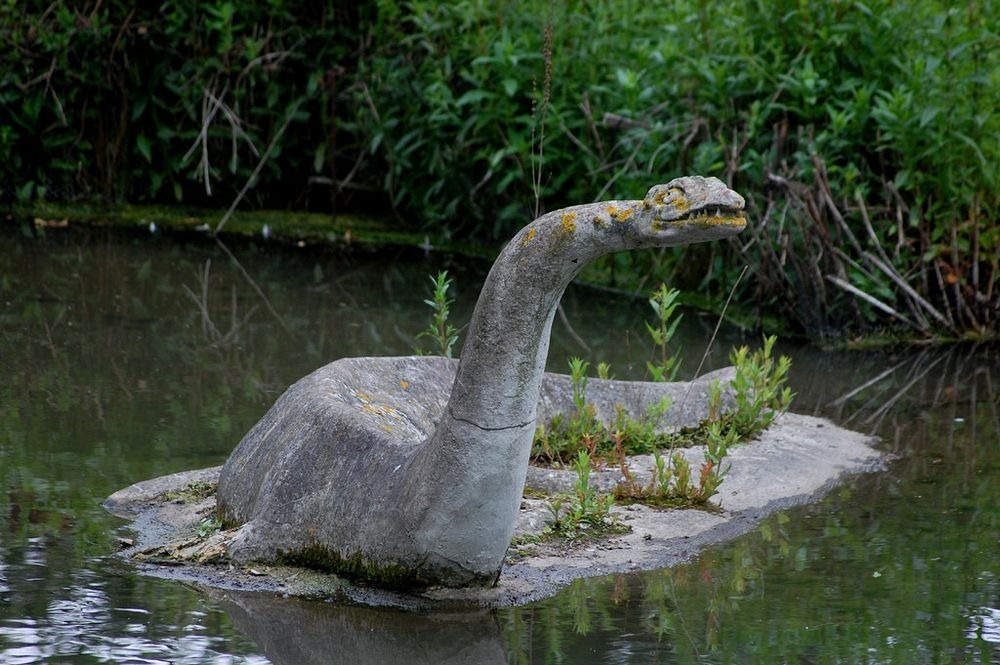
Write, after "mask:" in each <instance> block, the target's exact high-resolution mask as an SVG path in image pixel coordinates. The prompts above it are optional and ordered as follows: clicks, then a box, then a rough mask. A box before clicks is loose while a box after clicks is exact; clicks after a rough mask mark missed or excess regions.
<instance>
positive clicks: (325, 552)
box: [278, 543, 427, 591]
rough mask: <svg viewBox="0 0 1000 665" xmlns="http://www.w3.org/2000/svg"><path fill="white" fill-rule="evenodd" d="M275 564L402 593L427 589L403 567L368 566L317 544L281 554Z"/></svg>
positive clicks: (362, 560) (359, 558) (360, 559)
mask: <svg viewBox="0 0 1000 665" xmlns="http://www.w3.org/2000/svg"><path fill="white" fill-rule="evenodd" d="M278 562H279V563H281V564H284V565H288V566H301V567H303V568H311V569H313V570H319V571H322V572H324V573H332V574H334V575H339V576H341V577H346V578H349V579H352V580H355V581H359V582H367V583H371V584H374V585H376V586H379V587H381V588H385V589H397V590H401V591H405V590H410V589H415V588H420V587H425V586H427V582H426V581H425V580H423V579H422V578H421V577H420V575H418V574H417V573H416V571H414V570H411V569H409V568H406V567H404V566H399V565H396V564H376V563H372V562H371V561H368V560H366V559H365V558H364V557H363V556H362V555H361V553H360V552H355V553H354V554H350V555H348V556H344V555H342V554H341V553H340V552H335V551H333V550H331V549H330V548H329V547H327V546H325V545H321V544H319V543H315V544H313V545H308V546H306V547H303V548H301V549H298V550H294V551H285V552H281V553H280V554H279V555H278Z"/></svg>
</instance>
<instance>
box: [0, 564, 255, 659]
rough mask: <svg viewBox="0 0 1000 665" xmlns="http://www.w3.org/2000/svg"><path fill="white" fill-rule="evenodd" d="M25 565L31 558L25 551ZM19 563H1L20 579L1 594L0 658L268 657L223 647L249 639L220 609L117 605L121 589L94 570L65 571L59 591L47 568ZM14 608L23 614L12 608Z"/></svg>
mask: <svg viewBox="0 0 1000 665" xmlns="http://www.w3.org/2000/svg"><path fill="white" fill-rule="evenodd" d="M4 554H5V555H6V553H4ZM26 554H27V553H26ZM23 565H34V564H32V562H31V560H30V557H28V556H26V557H25V559H24V561H23ZM97 567H98V568H99V567H100V566H99V564H98V566H97ZM17 568H18V566H15V565H13V564H10V565H6V566H4V569H5V570H6V571H11V570H12V569H13V574H14V575H17V577H16V578H15V579H19V584H18V585H11V586H8V587H7V591H6V593H7V594H9V595H6V596H4V597H3V602H4V604H5V605H8V608H7V609H6V611H5V612H4V614H3V615H2V616H3V618H0V663H10V664H23V663H50V662H56V661H73V662H75V661H77V660H81V659H84V660H87V661H88V662H89V661H99V662H100V661H103V662H113V663H163V664H168V663H206V662H229V663H254V664H257V663H266V662H267V660H266V659H265V658H263V657H260V656H256V655H254V654H253V653H252V652H251V653H244V654H239V653H232V652H230V651H228V650H229V649H232V648H233V646H244V647H245V646H247V645H246V643H244V642H243V641H242V640H240V639H237V640H235V641H234V639H233V637H234V636H233V634H232V631H231V630H230V631H227V630H225V629H224V628H223V626H221V625H220V623H219V619H220V618H221V617H224V614H221V613H220V611H219V610H218V609H214V608H213V609H212V610H211V612H206V611H203V610H201V609H191V608H188V609H181V608H179V607H175V608H171V609H170V610H167V608H165V607H163V606H162V605H161V606H160V607H157V606H158V605H160V604H159V603H156V602H153V603H150V604H149V607H153V608H155V609H154V610H150V609H146V608H132V607H124V606H119V605H117V603H116V598H115V596H116V595H117V593H118V592H119V591H120V589H116V588H114V587H113V584H112V583H109V581H108V580H106V579H104V578H103V576H102V575H100V574H99V573H98V572H97V571H94V570H76V571H73V572H72V573H71V574H69V575H67V576H66V577H68V578H70V579H69V580H66V581H68V582H69V583H68V585H67V586H60V587H59V589H58V591H56V590H54V589H46V588H45V577H44V574H40V575H38V576H30V575H24V574H23V571H18V570H17ZM112 582H113V580H112ZM175 595H176V594H175ZM18 608H20V609H21V613H20V615H18V614H12V613H11V612H10V611H9V610H10V609H18ZM157 609H158V610H167V611H156V610H157ZM154 614H155V616H154ZM207 618H210V619H211V621H206V619H207Z"/></svg>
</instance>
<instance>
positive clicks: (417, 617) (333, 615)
mask: <svg viewBox="0 0 1000 665" xmlns="http://www.w3.org/2000/svg"><path fill="white" fill-rule="evenodd" d="M209 595H210V596H211V597H212V598H213V599H214V600H215V601H217V602H218V604H219V605H220V606H221V607H222V608H223V609H225V610H226V612H228V613H229V616H230V618H231V619H232V621H233V623H234V624H235V626H236V627H237V628H238V629H239V630H240V631H241V632H243V634H244V635H246V636H247V637H249V638H250V639H252V640H253V641H254V642H255V643H256V644H257V646H258V648H259V649H260V651H261V653H263V654H264V656H266V657H267V658H268V659H269V660H271V661H272V662H274V663H276V664H278V665H308V664H310V663H324V664H326V663H344V664H349V665H369V664H371V665H376V664H379V665H381V664H387V665H392V664H393V663H400V664H403V663H405V664H406V665H421V664H423V663H427V664H428V665H430V664H432V663H435V664H437V663H440V664H447V663H456V664H457V663H463V664H464V663H477V664H482V665H490V664H492V663H498V664H499V663H506V662H507V652H506V650H505V649H504V644H503V640H502V637H501V631H500V626H499V624H498V623H497V619H496V615H495V614H494V613H493V612H489V611H485V610H484V611H481V612H471V613H460V614H458V613H449V614H441V613H430V614H417V613H413V612H403V611H394V610H387V609H384V608H379V609H375V608H369V607H359V606H351V605H336V604H332V603H324V602H321V601H315V600H312V601H311V600H302V599H298V598H279V597H275V596H272V595H269V594H262V593H240V592H233V591H211V592H209Z"/></svg>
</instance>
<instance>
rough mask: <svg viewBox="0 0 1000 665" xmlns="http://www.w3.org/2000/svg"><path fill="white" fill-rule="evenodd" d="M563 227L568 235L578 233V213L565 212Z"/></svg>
mask: <svg viewBox="0 0 1000 665" xmlns="http://www.w3.org/2000/svg"><path fill="white" fill-rule="evenodd" d="M562 227H563V231H565V232H566V233H573V231H576V213H575V212H564V213H563V216H562Z"/></svg>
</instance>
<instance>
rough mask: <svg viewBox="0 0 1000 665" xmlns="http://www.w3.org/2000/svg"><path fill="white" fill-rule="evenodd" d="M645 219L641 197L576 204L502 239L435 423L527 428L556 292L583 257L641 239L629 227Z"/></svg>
mask: <svg viewBox="0 0 1000 665" xmlns="http://www.w3.org/2000/svg"><path fill="white" fill-rule="evenodd" d="M648 216H649V213H648V211H647V209H646V208H645V207H644V206H643V202H642V201H612V202H604V203H597V204H590V205H582V206H575V207H573V208H566V209H564V210H557V211H555V212H552V213H548V214H546V215H543V216H542V217H540V218H538V219H537V220H535V221H534V222H532V223H531V224H529V225H528V226H526V227H525V228H523V229H522V230H521V231H520V232H519V233H518V234H517V235H516V236H515V237H514V238H513V239H512V240H511V241H510V243H508V244H507V246H506V247H505V248H504V250H503V252H501V254H500V256H499V258H497V260H496V262H495V263H494V265H493V268H492V270H490V273H489V276H488V277H487V278H486V282H485V284H484V285H483V290H482V292H481V294H480V296H479V301H478V303H477V304H476V309H475V312H474V314H473V316H472V322H471V323H470V325H469V328H468V332H467V334H466V341H465V344H464V347H463V349H462V354H461V360H460V362H459V367H458V373H457V375H456V377H455V383H454V385H453V387H452V391H451V397H450V400H449V403H448V410H447V412H446V416H445V418H444V419H443V420H442V422H441V425H440V426H441V427H445V428H447V427H449V421H451V420H452V419H454V420H458V421H462V422H465V423H470V424H474V425H476V426H477V427H479V428H480V429H484V430H498V429H506V428H512V427H523V426H525V425H529V424H531V425H533V423H534V421H535V416H536V411H537V403H538V394H539V390H540V386H541V381H542V374H543V372H544V369H545V360H546V357H547V355H548V348H549V336H550V331H551V327H552V319H553V317H554V315H555V312H556V309H557V307H558V305H559V300H560V298H561V297H562V295H563V292H564V291H565V290H566V287H567V286H568V285H569V283H570V282H571V281H572V280H573V278H574V277H576V275H577V274H578V273H579V272H580V270H581V269H582V268H583V266H584V265H585V264H587V263H588V262H590V261H592V260H593V259H595V258H597V257H598V256H601V255H603V254H607V253H610V252H614V251H620V250H625V249H634V248H635V247H637V246H639V245H640V244H642V243H641V242H640V241H638V240H637V239H636V234H633V233H630V232H629V229H630V228H632V227H633V226H634V225H636V224H642V223H643V222H645V223H647V224H648V223H649V221H648V220H644V219H643V217H648ZM532 429H533V427H532Z"/></svg>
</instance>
